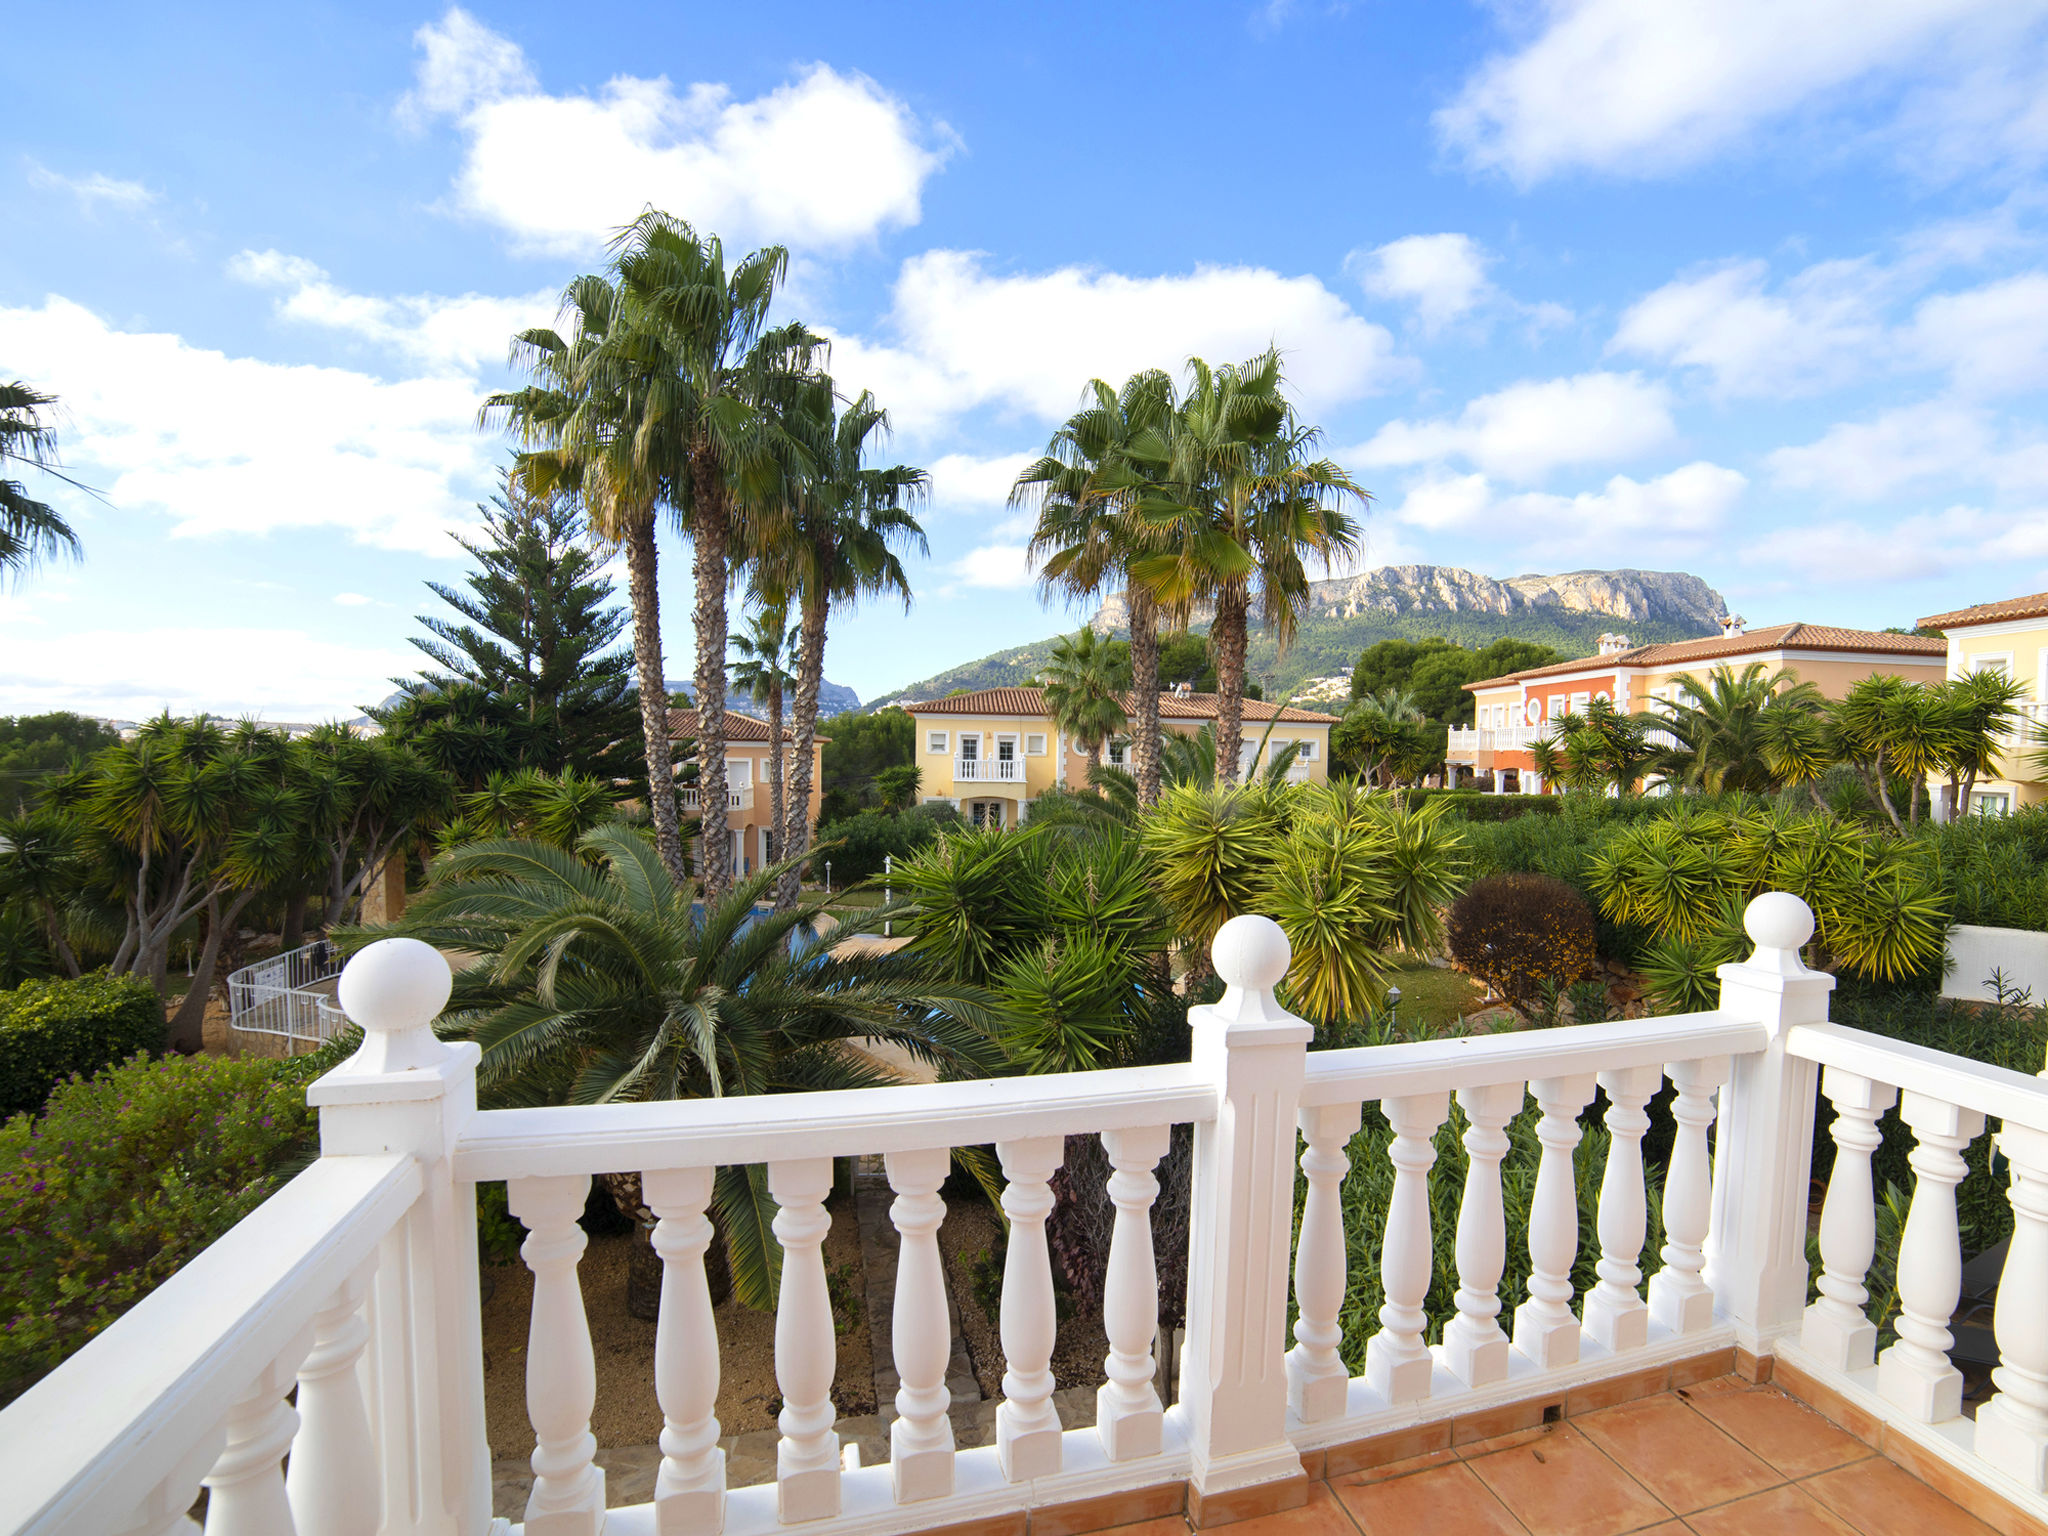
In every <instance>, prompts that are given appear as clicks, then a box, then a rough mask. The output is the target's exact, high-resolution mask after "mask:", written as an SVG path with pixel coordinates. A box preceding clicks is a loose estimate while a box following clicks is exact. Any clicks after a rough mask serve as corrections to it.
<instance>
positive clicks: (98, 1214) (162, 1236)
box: [0, 1055, 314, 1405]
mask: <svg viewBox="0 0 2048 1536" xmlns="http://www.w3.org/2000/svg"><path fill="white" fill-rule="evenodd" d="M307 1076H308V1073H307V1072H306V1071H304V1070H301V1069H300V1067H299V1064H298V1063H296V1062H294V1063H282V1062H277V1061H265V1060H249V1059H244V1060H230V1059H227V1058H223V1057H212V1056H195V1057H191V1058H189V1059H183V1060H181V1059H177V1058H172V1059H169V1060H163V1061H155V1060H151V1059H150V1058H148V1057H147V1056H141V1055H138V1056H135V1057H133V1058H132V1059H130V1060H128V1061H124V1062H122V1063H120V1064H119V1065H117V1066H113V1067H109V1068H108V1069H107V1070H105V1071H104V1072H101V1073H100V1074H99V1075H98V1076H97V1077H94V1078H91V1079H89V1080H83V1079H79V1078H76V1077H74V1078H72V1079H71V1080H70V1081H68V1082H66V1083H63V1084H61V1085H59V1086H58V1088H57V1090H56V1091H55V1092H54V1093H52V1094H51V1095H50V1099H49V1103H48V1104H47V1105H46V1106H45V1107H44V1110H43V1113H42V1115H41V1116H40V1117H31V1116H29V1115H17V1116H15V1117H14V1118H13V1119H11V1120H9V1121H7V1122H6V1123H5V1124H4V1125H0V1405H4V1404H6V1403H8V1402H11V1401H13V1399H14V1398H16V1397H18V1396H20V1394H21V1393H23V1392H25V1391H27V1390H28V1388H29V1387H31V1386H33V1385H34V1384H35V1382H36V1381H37V1380H38V1379H40V1378H41V1377H42V1376H43V1375H45V1374H46V1373H48V1372H49V1371H50V1370H52V1369H54V1368H55V1367H56V1366H57V1365H58V1364H59V1363H61V1362H62V1361H63V1360H64V1359H65V1357H67V1356H68V1355H71V1354H73V1353H74V1352H76V1351H77V1350H78V1349H80V1348H82V1347H83V1346H84V1345H85V1343H86V1341H87V1340H89V1339H91V1338H92V1337H93V1335H94V1334H96V1333H98V1332H99V1331H100V1330H101V1329H103V1328H105V1327H106V1326H107V1325H108V1324H110V1323H112V1322H113V1321H114V1319H115V1318H117V1317H119V1316H120V1315H121V1314H122V1313H123V1312H125V1311H126V1310H127V1309H128V1308H129V1307H131V1306H133V1305H134V1304H135V1303H136V1302H138V1301H140V1300H141V1299H142V1298H143V1297H144V1296H146V1295H148V1294H149V1293H150V1292H151V1291H152V1290H154V1289H155V1288H156V1287H157V1286H159V1285H161V1284H162V1283H163V1282H164V1281H165V1280H166V1279H168V1278H169V1277H170V1276H171V1275H172V1274H174V1273H175V1272H176V1271H177V1269H178V1267H179V1266H180V1265H182V1264H184V1263H185V1262H187V1261H188V1260H189V1259H191V1258H192V1256H193V1255H195V1254H197V1253H198V1252H200V1251H201V1250H202V1249H204V1248H205V1247H206V1246H207V1244H209V1243H211V1242H212V1241H213V1240H214V1239H215V1238H216V1237H219V1236H220V1235H221V1234H222V1233H223V1232H225V1231H227V1229H228V1228H229V1227H231V1226H233V1225H234V1224H235V1223H236V1222H238V1221H240V1220H241V1219H242V1218H243V1217H244V1216H246V1215H248V1214H249V1212H251V1211H253V1210H254V1209H255V1208H256V1207H257V1206H258V1205H260V1204H262V1203H263V1201H264V1200H265V1199H266V1198H267V1197H268V1196H269V1195H270V1194H271V1192H272V1191H274V1190H275V1189H276V1188H277V1187H278V1186H279V1185H280V1184H282V1183H283V1182H284V1180H285V1179H286V1178H288V1177H289V1176H290V1175H291V1174H292V1173H294V1172H296V1171H297V1169H298V1168H299V1167H301V1166H303V1164H304V1163H305V1162H306V1161H307V1160H308V1159H309V1158H310V1157H311V1156H312V1153H313V1151H314V1142H313V1130H314V1120H313V1115H312V1112H311V1111H310V1110H308V1109H307V1108H306V1087H305V1085H306V1079H307Z"/></svg>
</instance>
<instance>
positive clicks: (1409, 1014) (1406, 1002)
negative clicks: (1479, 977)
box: [1389, 963, 1486, 1033]
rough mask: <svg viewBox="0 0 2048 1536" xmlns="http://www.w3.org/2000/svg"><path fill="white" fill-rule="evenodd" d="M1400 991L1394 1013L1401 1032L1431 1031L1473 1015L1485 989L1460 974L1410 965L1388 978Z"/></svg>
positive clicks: (1478, 1008) (1430, 967)
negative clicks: (1397, 1005) (1397, 1006)
mask: <svg viewBox="0 0 2048 1536" xmlns="http://www.w3.org/2000/svg"><path fill="white" fill-rule="evenodd" d="M1389 980H1391V981H1392V983H1393V984H1394V985H1395V986H1397V987H1399V988H1400V989H1401V1004H1400V1007H1399V1008H1398V1009H1397V1010H1396V1013H1397V1016H1398V1018H1399V1020H1400V1022H1401V1025H1402V1027H1403V1029H1404V1031H1405V1030H1421V1031H1428V1032H1432V1033H1433V1032H1435V1031H1437V1030H1440V1029H1444V1028H1446V1027H1448V1026H1450V1025H1453V1024H1456V1023H1457V1022H1458V1020H1459V1019H1460V1018H1462V1017H1464V1016H1465V1015H1467V1014H1473V1013H1477V1012H1478V1011H1479V1010H1480V1008H1481V1007H1482V1006H1483V1005H1482V1002H1481V999H1483V998H1484V997H1485V996H1486V988H1485V987H1484V986H1482V985H1480V984H1479V983H1478V982H1476V981H1474V980H1473V979H1472V978H1471V977H1470V976H1467V975H1466V974H1465V973H1464V972H1463V971H1449V970H1440V969H1439V968H1437V967H1436V966H1433V965H1422V964H1419V963H1418V964H1414V965H1410V966H1406V967H1404V968H1403V969H1401V970H1398V971H1396V972H1394V974H1393V975H1392V976H1391V977H1390V978H1389Z"/></svg>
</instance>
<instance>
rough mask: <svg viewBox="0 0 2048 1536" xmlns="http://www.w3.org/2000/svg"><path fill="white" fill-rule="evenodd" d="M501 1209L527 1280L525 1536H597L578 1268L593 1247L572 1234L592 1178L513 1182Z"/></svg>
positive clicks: (598, 1476) (592, 1401) (600, 1501)
mask: <svg viewBox="0 0 2048 1536" xmlns="http://www.w3.org/2000/svg"><path fill="white" fill-rule="evenodd" d="M505 1195H506V1204H507V1206H509V1207H510V1209H511V1212H512V1214H513V1215H514V1216H517V1217H518V1218H519V1219H520V1220H521V1221H522V1222H524V1223H525V1224H526V1227H527V1235H526V1241H525V1242H524V1243H522V1244H520V1246H519V1256H520V1257H521V1258H522V1259H524V1260H525V1261H526V1267H527V1268H528V1269H530V1270H532V1271H533V1311H532V1314H531V1317H530V1319H529V1322H528V1325H527V1334H526V1416H527V1418H528V1419H530V1420H531V1421H532V1423H533V1438H534V1449H533V1491H532V1493H531V1494H529V1495H528V1497H527V1500H526V1529H527V1532H528V1536H597V1531H598V1528H599V1527H600V1526H602V1525H603V1524H604V1509H605V1503H604V1469H603V1468H602V1467H600V1466H598V1465H597V1463H596V1462H595V1461H593V1460H592V1459H591V1458H592V1457H593V1456H594V1455H595V1454H596V1452H597V1437H596V1436H595V1435H593V1434H592V1433H591V1432H590V1414H591V1410H592V1409H593V1408H595V1407H596V1406H597V1360H596V1357H595V1356H594V1355H593V1354H592V1353H591V1348H590V1319H589V1318H588V1317H587V1316H585V1314H584V1311H583V1288H582V1286H581V1285H579V1284H578V1283H577V1279H576V1267H577V1265H578V1263H579V1262H580V1261H581V1260H582V1258H583V1250H584V1248H586V1247H587V1246H588V1245H589V1242H590V1239H589V1238H587V1237H585V1236H584V1235H583V1228H582V1227H581V1226H579V1225H577V1221H578V1218H580V1217H581V1216H582V1215H583V1207H584V1204H585V1203H586V1202H587V1201H588V1199H589V1197H590V1175H589V1174H587V1173H586V1174H569V1175H566V1176H563V1177H559V1178H539V1179H514V1180H512V1181H511V1182H510V1183H509V1184H508V1185H507V1186H506V1190H505Z"/></svg>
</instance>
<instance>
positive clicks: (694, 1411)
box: [640, 1168, 725, 1536]
mask: <svg viewBox="0 0 2048 1536" xmlns="http://www.w3.org/2000/svg"><path fill="white" fill-rule="evenodd" d="M712 1174H713V1170H712V1169H709V1168H651V1169H649V1170H648V1171H647V1172H645V1173H643V1174H641V1175H640V1190H641V1193H642V1195H644V1196H645V1198H646V1200H647V1208H648V1209H649V1210H651V1211H653V1212H654V1214H655V1216H656V1217H657V1218H658V1219H657V1220H656V1222H655V1224H654V1251H655V1252H656V1253H658V1254H659V1255H661V1316H660V1321H659V1322H657V1323H656V1324H655V1330H654V1396H655V1400H656V1401H657V1402H659V1403H660V1404H661V1419H662V1425H661V1470H660V1471H659V1472H657V1473H656V1474H655V1478H654V1526H655V1530H656V1531H657V1532H659V1536H717V1533H718V1532H719V1531H721V1530H723V1529H724V1528H725V1451H724V1449H723V1448H722V1447H720V1445H719V1443H718V1418H717V1409H718V1321H717V1319H716V1318H714V1317H713V1316H712V1313H711V1287H710V1286H709V1285H708V1284H706V1283H705V1279H704V1250H705V1249H706V1248H708V1247H709V1246H710V1244H711V1222H710V1220H709V1219H708V1218H707V1217H706V1216H705V1214H704V1208H705V1206H707V1205H709V1204H710V1202H711V1181H712Z"/></svg>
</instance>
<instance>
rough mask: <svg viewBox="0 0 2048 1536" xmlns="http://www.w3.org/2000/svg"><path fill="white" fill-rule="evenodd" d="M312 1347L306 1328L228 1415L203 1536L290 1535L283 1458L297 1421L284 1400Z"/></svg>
mask: <svg viewBox="0 0 2048 1536" xmlns="http://www.w3.org/2000/svg"><path fill="white" fill-rule="evenodd" d="M312 1342H313V1330H312V1329H311V1328H308V1329H306V1331H305V1332H303V1333H301V1334H300V1335H299V1337H298V1338H297V1339H296V1340H294V1341H293V1343H292V1345H291V1347H290V1348H289V1349H287V1350H286V1351H285V1352H284V1353H283V1354H282V1355H280V1356H278V1358H277V1359H275V1360H273V1361H272V1362H271V1363H270V1364H269V1365H268V1366H266V1367H265V1368H264V1371H263V1374H262V1375H260V1376H258V1377H257V1378H256V1382H255V1385H254V1386H252V1387H250V1389H249V1393H248V1395H247V1396H246V1397H244V1398H243V1399H242V1400H241V1401H240V1402H238V1403H237V1404H235V1406H234V1407H233V1408H231V1409H229V1410H228V1417H227V1443H226V1445H225V1446H224V1447H223V1448H222V1450H221V1453H220V1459H219V1460H218V1461H216V1462H215V1463H214V1464H213V1470H212V1471H211V1472H209V1473H207V1474H206V1479H205V1481H206V1493H207V1499H206V1536H278V1533H279V1532H288V1531H290V1530H291V1529H292V1507H291V1501H290V1500H289V1499H288V1498H287V1497H286V1496H285V1491H284V1453H285V1452H286V1451H288V1450H290V1449H291V1446H292V1436H293V1435H294V1434H296V1433H297V1432H298V1428H299V1416H298V1413H297V1412H296V1411H295V1410H294V1409H293V1408H292V1406H291V1404H289V1403H287V1402H286V1401H285V1400H284V1395H285V1393H287V1392H289V1391H291V1389H292V1380H293V1377H294V1376H295V1375H296V1374H297V1372H298V1367H299V1361H300V1360H301V1359H302V1358H303V1357H304V1356H305V1353H306V1349H307V1347H308V1346H309V1345H310V1344H311V1343H312Z"/></svg>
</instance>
